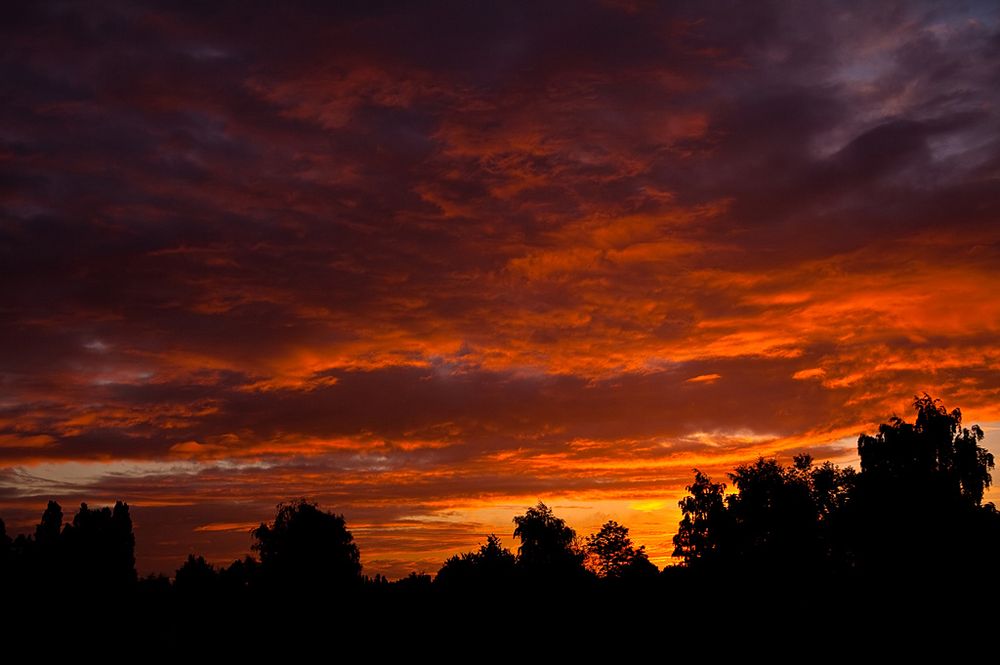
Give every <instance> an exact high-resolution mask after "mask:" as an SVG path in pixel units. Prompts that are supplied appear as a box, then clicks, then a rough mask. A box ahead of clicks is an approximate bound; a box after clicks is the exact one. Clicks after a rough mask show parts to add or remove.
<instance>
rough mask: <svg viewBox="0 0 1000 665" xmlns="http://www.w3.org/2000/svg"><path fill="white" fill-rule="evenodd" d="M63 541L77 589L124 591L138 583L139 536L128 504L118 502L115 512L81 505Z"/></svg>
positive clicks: (66, 558) (63, 535)
mask: <svg viewBox="0 0 1000 665" xmlns="http://www.w3.org/2000/svg"><path fill="white" fill-rule="evenodd" d="M43 521H44V520H43ZM61 538H62V547H63V550H64V558H65V560H66V565H67V572H68V573H69V574H70V575H71V583H72V584H73V585H74V586H79V587H85V588H90V589H93V588H97V587H100V588H102V589H105V590H108V589H119V590H121V589H123V588H125V587H128V586H129V585H131V584H134V583H135V581H136V571H135V535H134V534H133V533H132V518H131V516H130V515H129V508H128V504H126V503H123V502H121V501H118V502H116V503H115V505H114V508H108V507H103V508H98V509H95V510H91V509H90V508H88V507H87V504H86V503H81V504H80V510H79V512H77V514H76V515H75V516H74V517H73V523H72V524H68V525H66V527H65V528H64V529H63V532H62V536H61Z"/></svg>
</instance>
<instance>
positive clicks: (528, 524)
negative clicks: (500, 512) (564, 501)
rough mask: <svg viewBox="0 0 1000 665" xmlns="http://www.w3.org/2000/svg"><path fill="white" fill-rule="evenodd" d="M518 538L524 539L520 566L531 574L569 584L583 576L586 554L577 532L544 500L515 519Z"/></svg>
mask: <svg viewBox="0 0 1000 665" xmlns="http://www.w3.org/2000/svg"><path fill="white" fill-rule="evenodd" d="M514 524H515V525H516V527H515V529H514V537H515V538H518V539H520V541H521V545H520V547H518V550H517V553H518V554H517V565H518V567H519V568H520V569H521V570H522V571H523V572H524V573H525V574H527V575H529V576H531V577H533V578H536V579H541V578H546V579H547V580H549V581H552V582H556V583H565V582H566V581H567V580H570V579H572V578H578V577H581V576H582V575H583V574H585V572H586V570H585V568H584V567H583V559H584V552H583V551H582V549H581V548H580V547H579V546H578V545H577V542H576V532H575V531H574V530H573V529H572V528H570V527H569V526H567V524H566V522H565V521H563V520H562V519H560V518H558V517H556V516H555V515H554V514H553V513H552V509H551V508H549V507H548V506H546V505H545V504H544V503H542V502H541V501H539V502H538V505H537V506H533V507H531V508H528V510H527V511H526V512H525V513H524V515H518V516H516V517H515V518H514Z"/></svg>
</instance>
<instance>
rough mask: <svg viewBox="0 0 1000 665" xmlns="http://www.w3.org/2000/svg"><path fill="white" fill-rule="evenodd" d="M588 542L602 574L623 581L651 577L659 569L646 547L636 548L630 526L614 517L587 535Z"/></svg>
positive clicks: (596, 570) (594, 560)
mask: <svg viewBox="0 0 1000 665" xmlns="http://www.w3.org/2000/svg"><path fill="white" fill-rule="evenodd" d="M586 543H587V545H586V547H587V552H588V554H590V559H591V562H592V566H593V568H594V571H595V572H596V573H597V575H598V576H599V577H602V578H605V579H611V580H623V579H633V578H642V577H651V576H653V575H656V574H657V573H658V572H659V570H657V568H656V566H654V565H653V564H652V562H650V560H649V557H648V556H646V546H645V545H641V546H640V547H638V548H636V547H635V545H634V544H633V543H632V539H631V538H630V537H629V535H628V527H625V526H622V525H621V524H619V523H618V522H615V521H614V520H609V521H607V522H605V523H604V525H603V526H602V527H601V529H600V531H598V532H597V533H595V534H591V535H589V536H587V540H586Z"/></svg>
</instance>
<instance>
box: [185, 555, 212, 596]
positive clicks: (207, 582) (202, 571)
mask: <svg viewBox="0 0 1000 665" xmlns="http://www.w3.org/2000/svg"><path fill="white" fill-rule="evenodd" d="M174 588H175V589H177V591H178V593H182V594H186V595H202V596H204V595H209V594H212V593H215V592H217V591H218V588H219V575H218V573H217V572H216V570H215V566H213V565H212V564H210V563H208V562H207V561H205V557H202V556H197V557H196V556H195V555H193V554H188V558H187V560H186V561H185V562H184V564H183V565H182V566H181V567H180V568H178V569H177V572H176V573H175V575H174Z"/></svg>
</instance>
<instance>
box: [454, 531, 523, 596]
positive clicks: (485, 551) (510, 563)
mask: <svg viewBox="0 0 1000 665" xmlns="http://www.w3.org/2000/svg"><path fill="white" fill-rule="evenodd" d="M516 561H517V560H516V558H515V557H514V554H513V553H512V552H511V551H510V550H508V549H507V548H505V547H503V545H502V544H501V543H500V539H499V538H498V537H497V536H496V535H495V534H490V535H489V536H487V538H486V543H485V544H484V545H482V546H481V547H480V548H479V550H478V551H476V552H466V553H465V554H456V555H455V556H453V557H451V558H450V559H448V560H447V561H445V562H444V565H443V566H441V569H440V570H439V571H438V573H437V576H436V577H435V578H434V583H435V585H436V586H438V587H439V588H442V589H446V590H449V591H476V592H479V591H486V590H498V589H503V588H505V587H507V586H508V585H509V584H510V583H511V582H512V581H513V580H514V577H515V572H516V570H515V566H516Z"/></svg>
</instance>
